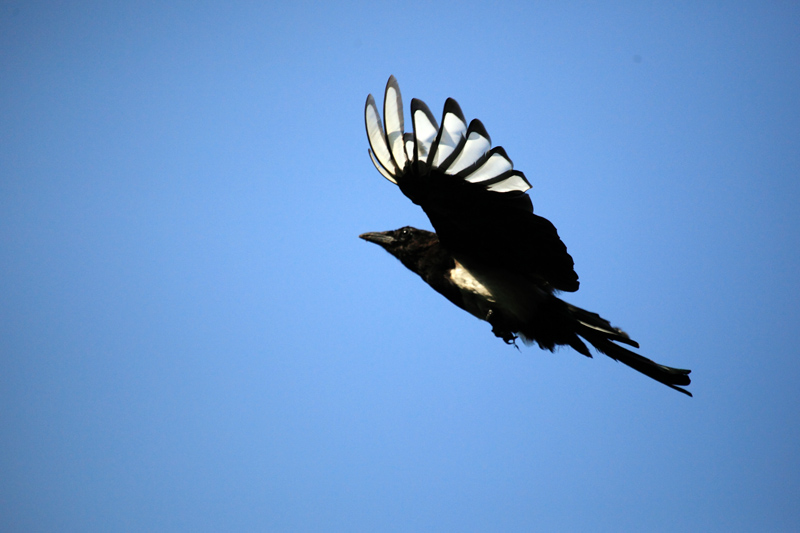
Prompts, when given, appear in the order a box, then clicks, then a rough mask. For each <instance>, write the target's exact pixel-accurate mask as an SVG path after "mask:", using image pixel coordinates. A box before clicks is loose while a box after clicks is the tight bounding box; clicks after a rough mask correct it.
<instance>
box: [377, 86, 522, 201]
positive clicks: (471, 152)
mask: <svg viewBox="0 0 800 533" xmlns="http://www.w3.org/2000/svg"><path fill="white" fill-rule="evenodd" d="M364 120H365V123H366V127H367V137H368V139H369V145H370V148H371V150H368V152H369V156H370V159H371V160H372V163H373V164H374V165H375V168H377V169H378V172H380V173H381V175H382V176H383V177H384V178H386V179H387V180H389V181H391V182H392V183H394V184H397V178H398V177H399V176H400V175H401V174H403V172H405V171H406V169H407V165H408V163H409V162H412V161H420V162H422V163H425V164H427V165H430V167H431V168H432V169H435V170H439V171H441V172H444V173H446V174H449V175H460V176H461V177H463V179H464V180H466V181H469V182H471V183H476V184H480V185H483V186H484V187H485V188H486V189H487V190H490V191H495V192H525V191H527V190H528V189H530V188H531V186H530V183H528V181H527V180H526V179H525V176H524V175H523V174H522V173H521V172H519V171H515V170H513V168H514V167H513V164H512V162H511V159H509V157H508V156H507V155H506V153H505V151H504V150H503V149H502V148H500V147H497V148H494V149H492V150H491V151H490V149H491V147H492V140H491V138H490V137H489V134H488V133H486V129H485V128H484V127H483V124H481V122H480V121H479V120H473V121H472V122H470V124H469V126H467V123H466V120H465V119H464V115H463V113H462V111H461V108H460V107H459V105H458V103H457V102H456V101H455V100H453V99H448V101H447V102H446V103H445V107H444V113H443V116H442V127H441V129H440V128H439V126H438V125H437V124H436V119H435V118H434V116H433V114H432V113H431V111H430V109H429V108H428V106H427V105H425V102H423V101H422V100H417V99H416V98H415V99H413V100H412V101H411V121H412V124H413V129H414V132H413V134H412V133H404V119H403V98H402V96H401V94H400V86H399V85H398V83H397V80H396V79H395V77H394V76H391V77H390V78H389V81H388V82H387V83H386V92H385V94H384V103H383V121H381V116H380V112H379V111H378V106H377V105H376V104H375V99H374V98H373V97H372V95H369V96H368V97H367V103H366V107H365V110H364Z"/></svg>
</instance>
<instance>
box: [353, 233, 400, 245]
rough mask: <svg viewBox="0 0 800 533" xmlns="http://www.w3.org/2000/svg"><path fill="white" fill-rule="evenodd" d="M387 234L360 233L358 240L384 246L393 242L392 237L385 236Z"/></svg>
mask: <svg viewBox="0 0 800 533" xmlns="http://www.w3.org/2000/svg"><path fill="white" fill-rule="evenodd" d="M387 233H388V232H370V233H362V234H361V235H359V236H358V237H359V238H360V239H364V240H365V241H369V242H374V243H375V244H379V245H381V246H386V245H388V244H392V242H394V237H392V236H391V235H387Z"/></svg>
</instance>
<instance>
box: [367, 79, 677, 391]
mask: <svg viewBox="0 0 800 533" xmlns="http://www.w3.org/2000/svg"><path fill="white" fill-rule="evenodd" d="M410 107H411V121H412V130H413V132H405V131H404V128H405V126H404V117H403V100H402V96H401V94H400V87H399V85H398V83H397V80H396V79H395V77H394V76H390V77H389V80H388V82H387V84H386V90H385V93H384V102H383V120H381V115H380V111H379V110H378V106H377V105H376V103H375V98H374V97H373V96H372V94H370V95H368V96H367V101H366V105H365V108H364V120H365V125H366V130H367V139H368V141H369V148H368V150H367V151H368V154H369V156H370V159H371V160H372V163H373V165H374V166H375V168H376V169H377V170H378V172H380V174H381V175H382V176H383V177H384V178H386V179H387V180H389V181H390V182H392V183H393V184H395V185H397V186H398V187H399V188H400V191H401V192H402V193H403V194H404V195H405V196H406V197H408V199H410V200H411V201H412V202H413V203H414V204H416V205H418V206H420V207H421V208H422V210H423V211H424V212H425V214H426V215H427V216H428V219H429V220H430V223H431V225H432V226H433V229H434V230H435V232H432V231H428V230H424V229H417V228H414V227H411V226H404V227H401V228H399V229H396V230H391V231H381V232H367V233H363V234H361V235H359V237H360V238H361V239H364V240H366V241H368V242H371V243H374V244H377V245H379V246H380V247H382V248H383V249H384V250H386V251H387V252H389V253H390V254H391V255H393V256H394V257H395V258H397V259H398V260H399V261H400V262H401V263H402V264H403V265H404V266H405V267H406V268H408V269H409V270H411V271H412V272H414V273H416V274H418V275H419V276H420V277H421V278H422V279H423V280H424V281H425V282H426V283H427V284H428V285H430V287H431V288H433V289H434V290H435V291H436V292H438V293H439V294H441V295H442V296H444V297H445V298H447V299H448V300H449V301H450V302H452V303H453V304H455V305H456V306H458V307H460V308H461V309H463V310H465V311H467V312H468V313H470V314H472V315H474V316H475V317H477V318H479V319H481V320H484V321H486V322H488V323H489V324H490V325H491V327H492V332H493V333H494V335H495V336H496V337H498V338H500V339H502V340H503V341H504V342H505V343H507V344H513V345H515V346H516V340H517V339H521V340H522V342H523V343H524V344H528V345H530V344H534V343H535V344H537V345H538V346H539V347H540V348H541V349H544V350H549V351H551V352H552V351H554V350H555V349H556V348H557V347H561V346H569V347H571V348H573V349H574V350H575V351H577V352H578V353H580V354H582V355H585V356H587V357H592V353H591V352H590V351H589V348H588V347H587V346H586V342H588V343H589V344H590V345H591V346H592V347H593V348H594V349H595V350H596V351H597V352H599V353H602V354H605V355H607V356H609V357H610V358H612V359H615V360H616V361H619V362H621V363H623V364H625V365H627V366H629V367H631V368H633V369H634V370H637V371H639V372H641V373H642V374H644V375H646V376H648V377H650V378H652V379H654V380H656V381H658V382H660V383H662V384H664V385H666V386H667V387H670V388H672V389H674V390H677V391H679V392H682V393H684V394H686V395H688V396H692V394H691V393H690V392H689V391H687V390H686V389H684V388H683V387H685V386H687V385H689V384H690V382H691V380H690V378H689V373H690V372H691V371H690V370H685V369H680V368H672V367H669V366H665V365H661V364H658V363H656V362H655V361H652V360H651V359H648V358H646V357H644V356H642V355H639V354H638V353H635V352H633V351H631V350H630V349H628V348H626V347H624V346H622V345H625V346H627V347H630V348H639V344H638V343H637V342H636V341H634V340H633V339H631V338H630V336H629V335H628V334H627V333H625V332H624V331H623V330H621V329H619V328H617V327H615V326H612V325H611V323H610V322H609V321H608V320H606V319H604V318H602V317H600V315H598V314H596V313H593V312H590V311H586V310H585V309H581V308H579V307H576V306H574V305H572V304H570V303H567V302H566V301H564V300H562V299H561V298H559V297H558V295H559V294H560V293H561V292H575V291H577V290H578V287H579V285H580V283H579V281H578V275H577V273H576V272H575V268H574V261H573V259H572V256H571V255H570V254H569V253H568V252H567V247H566V245H565V244H564V243H563V242H562V240H561V238H560V237H559V235H558V232H557V230H556V228H555V226H554V225H553V224H552V223H551V222H550V221H549V220H547V219H546V218H544V217H541V216H539V215H536V214H534V212H533V203H532V201H531V198H530V196H529V195H528V194H527V191H528V190H529V189H530V188H531V185H530V183H529V182H528V180H527V178H526V177H525V175H524V174H523V173H522V172H520V171H519V170H515V169H514V167H513V163H512V162H511V159H510V158H509V157H508V155H507V154H506V152H505V150H504V149H503V148H502V147H500V146H496V147H494V148H493V147H492V142H491V138H490V137H489V134H488V133H487V132H486V128H485V127H484V125H483V124H482V123H481V121H480V120H478V119H473V120H471V121H470V122H469V123H467V121H466V119H465V118H464V113H463V112H462V111H461V107H460V106H459V104H458V102H456V100H454V99H453V98H448V99H447V100H446V101H445V104H444V110H443V112H442V119H441V126H439V125H438V123H437V121H436V119H435V117H434V115H433V113H431V111H430V109H429V108H428V106H427V105H426V104H425V103H424V102H423V101H421V100H418V99H416V98H414V99H412V100H411V106H410Z"/></svg>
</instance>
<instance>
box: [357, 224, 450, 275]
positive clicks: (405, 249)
mask: <svg viewBox="0 0 800 533" xmlns="http://www.w3.org/2000/svg"><path fill="white" fill-rule="evenodd" d="M359 237H360V238H362V239H364V240H365V241H369V242H374V243H375V244H377V245H378V246H380V247H381V248H383V249H384V250H386V251H387V252H389V253H390V254H392V255H393V256H395V257H396V258H397V259H399V260H400V261H402V262H403V264H405V265H406V266H408V267H409V268H412V267H411V264H412V263H414V262H415V261H416V260H417V259H418V257H419V255H420V254H421V253H423V252H424V251H425V250H427V249H429V248H430V247H431V246H433V245H436V244H438V242H439V239H438V238H437V237H436V234H435V233H433V232H430V231H426V230H424V229H417V228H412V227H411V226H405V227H403V228H400V229H396V230H392V231H377V232H369V233H362V234H361V235H359ZM412 270H413V268H412Z"/></svg>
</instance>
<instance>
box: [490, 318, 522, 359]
mask: <svg viewBox="0 0 800 533" xmlns="http://www.w3.org/2000/svg"><path fill="white" fill-rule="evenodd" d="M493 314H494V313H493V312H492V310H491V309H490V310H489V312H488V313H486V321H487V322H489V324H491V325H492V333H494V336H495V337H499V338H501V339H503V342H505V343H506V344H513V345H514V348H516V349H517V350H519V346H517V336H516V335H515V334H514V333H513V332H511V331H508V330H507V329H503V328H500V327H499V326H497V325H496V324H493V323H492V321H491V320H490V319H491V318H492V315H493Z"/></svg>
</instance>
